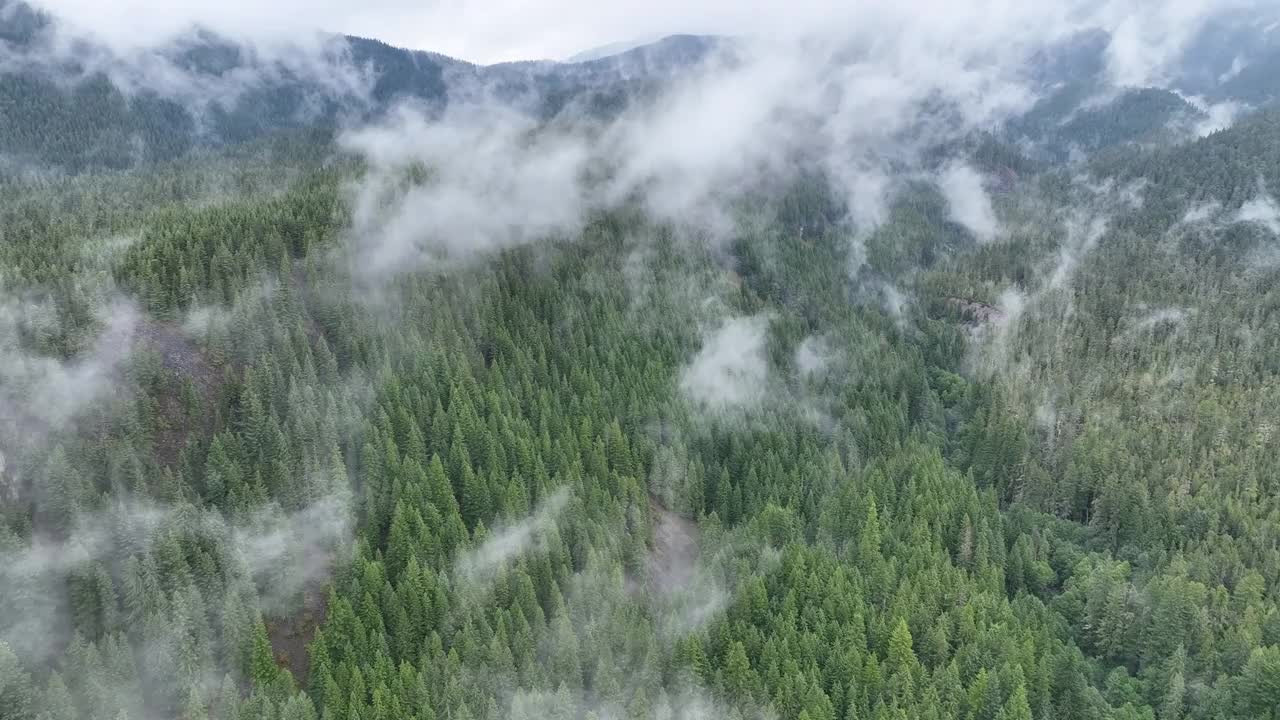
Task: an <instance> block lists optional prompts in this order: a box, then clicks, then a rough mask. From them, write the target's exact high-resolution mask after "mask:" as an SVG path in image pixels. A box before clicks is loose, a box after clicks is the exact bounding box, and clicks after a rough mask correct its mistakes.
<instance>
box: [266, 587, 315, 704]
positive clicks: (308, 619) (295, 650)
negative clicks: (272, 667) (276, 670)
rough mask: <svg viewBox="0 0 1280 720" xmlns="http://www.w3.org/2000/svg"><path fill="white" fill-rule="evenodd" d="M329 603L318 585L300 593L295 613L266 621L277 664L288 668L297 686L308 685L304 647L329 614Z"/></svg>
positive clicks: (309, 657) (308, 670) (306, 657)
mask: <svg viewBox="0 0 1280 720" xmlns="http://www.w3.org/2000/svg"><path fill="white" fill-rule="evenodd" d="M328 602H329V596H328V593H326V592H325V588H324V587H323V586H322V585H319V584H317V585H315V586H313V587H309V588H307V589H306V591H304V592H303V597H302V607H301V608H299V609H298V610H297V612H294V613H291V614H290V615H289V616H288V617H285V618H272V619H269V620H267V637H268V638H269V639H270V640H271V648H272V650H273V651H274V652H275V657H276V664H277V665H279V666H280V667H282V668H287V669H288V670H289V672H290V673H292V674H293V679H294V680H296V681H297V682H298V685H299V686H300V687H306V686H307V674H308V673H309V672H310V669H311V656H310V655H308V654H307V646H308V645H310V644H311V640H312V638H314V637H315V636H316V628H318V627H320V624H321V623H323V622H324V619H325V616H326V615H327V614H328Z"/></svg>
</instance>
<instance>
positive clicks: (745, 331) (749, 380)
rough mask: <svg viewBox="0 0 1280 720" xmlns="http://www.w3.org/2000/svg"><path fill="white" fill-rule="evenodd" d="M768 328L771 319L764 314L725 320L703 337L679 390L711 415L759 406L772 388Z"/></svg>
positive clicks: (685, 370)
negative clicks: (766, 346)
mask: <svg viewBox="0 0 1280 720" xmlns="http://www.w3.org/2000/svg"><path fill="white" fill-rule="evenodd" d="M768 328H769V319H768V317H766V316H763V315H756V316H752V317H737V318H730V319H728V320H725V321H723V322H722V323H721V324H720V325H719V326H718V327H716V328H714V329H713V330H711V331H710V332H708V333H707V334H706V335H704V336H703V341H702V349H701V350H699V351H698V353H697V355H695V356H694V358H693V360H692V361H691V362H690V363H689V364H688V365H687V366H685V368H684V370H683V371H682V372H681V374H680V391H681V392H682V393H683V394H684V396H685V397H686V398H687V399H689V400H690V401H691V402H692V403H694V404H695V405H696V406H698V407H701V408H703V409H706V410H710V411H712V412H726V413H727V412H736V411H744V410H750V409H753V408H755V407H757V406H759V405H760V404H761V402H763V400H764V398H765V396H766V394H767V392H768V385H769V363H768V359H767V357H766V356H765V341H766V337H767V333H768Z"/></svg>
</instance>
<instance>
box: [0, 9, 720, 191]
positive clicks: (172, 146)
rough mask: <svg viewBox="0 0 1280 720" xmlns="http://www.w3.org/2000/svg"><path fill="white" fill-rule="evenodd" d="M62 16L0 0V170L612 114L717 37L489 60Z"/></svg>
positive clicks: (360, 41)
mask: <svg viewBox="0 0 1280 720" xmlns="http://www.w3.org/2000/svg"><path fill="white" fill-rule="evenodd" d="M63 32H64V31H63V28H62V27H61V26H60V25H59V23H58V22H57V20H56V19H54V18H51V17H49V16H47V15H45V14H43V13H41V12H39V11H37V10H33V9H32V8H31V7H30V6H28V5H26V4H25V3H22V2H18V1H16V0H0V61H2V62H0V171H3V170H4V169H6V168H7V169H9V170H11V171H12V170H15V169H22V168H24V167H32V168H37V167H38V168H40V169H41V170H47V169H49V168H57V169H61V170H63V171H66V172H81V171H84V170H88V169H93V168H114V169H119V168H125V167H131V166H133V165H134V164H136V163H138V162H145V161H153V160H162V159H166V158H170V157H174V156H177V155H180V154H182V153H185V152H187V151H188V150H189V149H191V148H193V147H197V146H218V145H223V144H228V143H240V142H245V141H249V140H252V139H254V138H257V137H260V136H262V135H264V134H268V133H272V132H276V131H280V130H288V129H293V128H336V127H339V126H341V125H343V124H346V123H351V122H360V121H366V120H369V119H371V118H373V117H376V116H377V115H379V114H381V113H383V112H385V111H386V110H387V109H388V108H390V107H392V106H394V105H396V104H398V103H401V102H413V103H416V104H419V105H421V106H423V107H425V108H426V109H428V110H429V111H435V112H442V111H443V110H444V109H445V108H446V107H448V106H449V105H450V104H451V103H479V102H483V103H493V102H498V103H504V104H507V105H509V106H511V107H513V108H516V109H518V110H520V111H523V112H526V113H529V114H531V115H533V116H536V117H551V116H554V115H556V114H557V113H560V112H563V111H564V110H565V109H566V108H568V107H573V108H575V109H576V110H579V111H581V112H583V113H586V114H589V115H590V114H594V115H608V114H612V113H616V112H619V111H620V110H621V109H622V108H624V107H626V106H627V105H628V104H629V103H630V102H631V101H632V100H633V99H634V98H635V97H640V96H645V95H647V94H649V93H651V92H652V91H653V90H654V89H655V88H656V87H657V85H659V84H660V83H662V82H664V81H665V80H667V79H669V78H670V77H671V76H672V75H673V74H675V73H678V72H681V71H682V70H684V69H687V68H688V67H690V66H692V65H695V64H697V63H700V62H702V61H703V60H705V59H706V58H707V57H708V55H709V54H710V53H711V52H712V51H713V50H714V49H715V48H716V47H717V46H718V41H717V40H715V39H713V38H703V37H697V36H679V35H677V36H671V37H667V38H663V39H661V40H659V41H657V42H655V43H652V44H649V45H645V46H642V47H637V48H632V49H629V50H627V51H625V52H621V53H618V54H615V55H611V56H608V57H602V58H599V59H595V60H591V61H585V62H578V63H557V62H547V61H542V62H521V63H503V64H498V65H491V66H480V65H473V64H471V63H468V62H464V61H461V60H457V59H454V58H450V57H447V56H444V55H440V54H437V53H431V52H423V51H415V50H405V49H401V48H396V47H392V46H390V45H387V44H386V43H383V42H380V41H377V40H373V39H368V38H360V37H350V36H331V37H329V38H327V41H326V42H324V43H323V47H322V48H321V49H320V50H319V51H316V50H314V49H309V50H307V51H305V52H304V51H302V50H301V49H295V50H289V49H283V50H281V49H273V50H271V51H263V50H259V49H255V48H252V47H249V46H245V45H243V44H241V43H238V42H236V41H234V40H232V39H230V38H226V37H222V36H220V35H218V34H216V33H213V32H209V31H207V30H194V31H192V32H190V33H188V34H186V35H184V36H181V37H179V38H177V39H175V40H173V41H170V42H169V43H167V44H165V45H164V46H162V47H158V48H153V49H148V50H143V51H135V52H133V53H131V54H127V55H125V54H120V53H117V52H114V51H112V50H111V49H110V48H108V47H106V46H102V45H100V44H96V43H94V42H92V41H90V40H88V39H83V38H68V37H67V36H66V35H65V34H63V35H59V33H63Z"/></svg>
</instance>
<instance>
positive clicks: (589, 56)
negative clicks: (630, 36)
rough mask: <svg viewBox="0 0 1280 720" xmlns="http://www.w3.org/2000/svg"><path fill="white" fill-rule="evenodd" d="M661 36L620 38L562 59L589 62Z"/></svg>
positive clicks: (652, 40) (648, 42) (573, 61)
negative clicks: (631, 38)
mask: <svg viewBox="0 0 1280 720" xmlns="http://www.w3.org/2000/svg"><path fill="white" fill-rule="evenodd" d="M662 38H663V36H662V35H650V36H648V37H645V38H643V39H635V40H621V41H619V42H613V43H608V44H607V45H601V46H599V47H593V48H591V49H589V50H583V51H582V52H579V53H575V54H573V55H570V56H569V57H567V58H565V59H564V61H565V62H567V63H580V62H591V61H592V60H601V59H603V58H607V57H612V56H614V55H621V54H622V53H624V52H626V51H628V50H634V49H636V48H638V47H642V46H644V45H648V44H650V43H652V42H655V41H657V40H661V39H662Z"/></svg>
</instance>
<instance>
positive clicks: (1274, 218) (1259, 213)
mask: <svg viewBox="0 0 1280 720" xmlns="http://www.w3.org/2000/svg"><path fill="white" fill-rule="evenodd" d="M1234 220H1235V222H1239V223H1255V224H1257V225H1261V226H1262V227H1264V228H1266V229H1267V230H1268V231H1269V232H1270V233H1271V234H1272V235H1280V206H1277V205H1276V201H1275V200H1274V199H1272V198H1271V196H1270V195H1267V194H1259V195H1258V196H1257V197H1255V198H1254V199H1252V200H1250V201H1249V202H1247V203H1245V204H1244V205H1241V206H1240V209H1239V210H1238V211H1237V212H1236V214H1235V216H1234Z"/></svg>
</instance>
